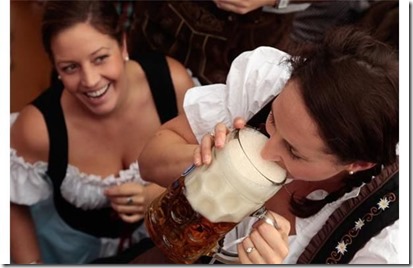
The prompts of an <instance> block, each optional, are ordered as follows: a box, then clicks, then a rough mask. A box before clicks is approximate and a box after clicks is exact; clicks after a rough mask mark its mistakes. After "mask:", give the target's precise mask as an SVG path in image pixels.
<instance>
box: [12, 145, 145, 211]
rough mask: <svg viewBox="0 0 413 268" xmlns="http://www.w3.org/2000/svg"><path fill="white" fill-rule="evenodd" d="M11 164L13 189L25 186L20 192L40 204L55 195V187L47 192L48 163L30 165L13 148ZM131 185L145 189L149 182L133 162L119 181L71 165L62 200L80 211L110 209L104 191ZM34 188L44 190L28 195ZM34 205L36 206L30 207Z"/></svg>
mask: <svg viewBox="0 0 413 268" xmlns="http://www.w3.org/2000/svg"><path fill="white" fill-rule="evenodd" d="M10 162H11V163H10V164H11V165H10V169H11V173H12V174H14V175H12V176H11V184H12V187H11V188H13V184H16V186H17V185H23V186H24V187H23V188H22V189H21V190H20V192H25V193H26V194H27V193H30V196H33V198H31V199H33V200H35V201H32V202H36V201H40V200H41V199H44V196H45V195H47V196H49V195H50V194H51V192H52V188H51V187H47V188H48V189H45V178H48V177H47V174H46V171H47V166H48V164H47V163H46V162H43V161H38V162H36V163H34V164H30V163H28V162H26V161H25V160H24V158H23V157H21V156H18V155H17V152H16V150H15V149H13V148H10ZM33 174H36V175H33ZM127 182H136V183H140V184H143V185H146V184H148V182H146V181H144V180H143V179H142V178H141V177H140V173H139V166H138V163H137V162H133V163H132V164H131V165H130V166H129V168H128V169H125V170H121V171H120V172H119V176H118V177H115V176H114V175H110V176H107V177H105V178H102V177H101V176H98V175H93V174H86V173H83V172H81V171H79V169H78V168H77V167H75V166H72V165H68V168H67V172H66V177H65V179H64V180H63V182H62V185H61V191H62V196H63V197H64V198H65V199H66V200H67V201H69V202H70V203H72V204H74V205H75V206H76V207H80V208H83V209H95V208H101V207H105V206H108V200H107V198H106V197H105V196H104V195H103V191H104V190H105V189H106V188H108V187H110V186H115V185H120V184H124V183H127ZM30 184H33V185H37V186H38V187H37V188H43V189H42V190H41V191H39V190H38V191H35V192H31V191H27V187H30V189H32V187H31V186H30ZM39 186H41V187H39ZM14 188H19V187H14ZM39 195H40V196H39ZM19 196H21V195H19ZM25 199H26V198H23V200H25ZM23 200H22V201H23ZM23 202H25V201H23ZM31 204H32V203H30V204H27V205H31Z"/></svg>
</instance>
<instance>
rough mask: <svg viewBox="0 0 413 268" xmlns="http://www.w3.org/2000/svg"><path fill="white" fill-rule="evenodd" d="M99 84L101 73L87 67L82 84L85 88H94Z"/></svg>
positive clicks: (84, 68)
mask: <svg viewBox="0 0 413 268" xmlns="http://www.w3.org/2000/svg"><path fill="white" fill-rule="evenodd" d="M98 82H99V73H98V72H97V71H96V70H94V68H93V67H90V66H85V67H83V70H82V77H81V83H82V86H84V87H89V88H91V87H94V86H96V85H97V84H98Z"/></svg>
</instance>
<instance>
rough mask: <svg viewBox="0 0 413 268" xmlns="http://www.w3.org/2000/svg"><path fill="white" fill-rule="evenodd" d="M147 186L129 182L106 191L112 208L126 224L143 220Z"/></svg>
mask: <svg viewBox="0 0 413 268" xmlns="http://www.w3.org/2000/svg"><path fill="white" fill-rule="evenodd" d="M144 190H145V186H143V185H142V184H139V183H136V182H128V183H124V184H121V185H118V186H113V187H110V188H108V189H107V190H106V191H105V195H106V196H107V197H108V198H109V200H110V203H111V206H112V208H113V209H114V210H115V211H116V212H117V213H118V214H119V217H121V219H122V220H124V221H125V222H129V223H133V222H137V221H139V220H141V219H143V216H144V213H145V208H146V202H145V194H144Z"/></svg>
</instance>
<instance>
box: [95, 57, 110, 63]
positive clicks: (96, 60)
mask: <svg viewBox="0 0 413 268" xmlns="http://www.w3.org/2000/svg"><path fill="white" fill-rule="evenodd" d="M107 57H109V55H102V56H99V57H97V58H95V60H94V62H95V63H97V64H99V63H102V62H104V61H105V59H106V58H107Z"/></svg>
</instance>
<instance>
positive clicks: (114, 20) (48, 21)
mask: <svg viewBox="0 0 413 268" xmlns="http://www.w3.org/2000/svg"><path fill="white" fill-rule="evenodd" d="M82 22H88V23H90V25H92V26H93V27H94V28H95V29H96V30H98V31H99V32H101V33H103V34H107V35H109V36H111V37H112V38H113V39H115V40H116V41H117V42H118V43H119V45H122V34H123V32H122V27H121V25H120V23H119V15H118V13H117V11H116V8H115V6H114V4H113V2H112V1H83V0H82V1H57V0H53V1H47V2H46V4H45V6H44V13H43V21H42V40H43V46H44V48H45V50H46V52H47V54H48V55H49V57H50V58H51V59H53V53H52V51H51V41H52V39H53V38H54V37H55V36H56V35H57V34H58V33H60V32H61V31H63V30H65V29H67V28H69V27H71V26H73V25H75V24H77V23H82Z"/></svg>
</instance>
